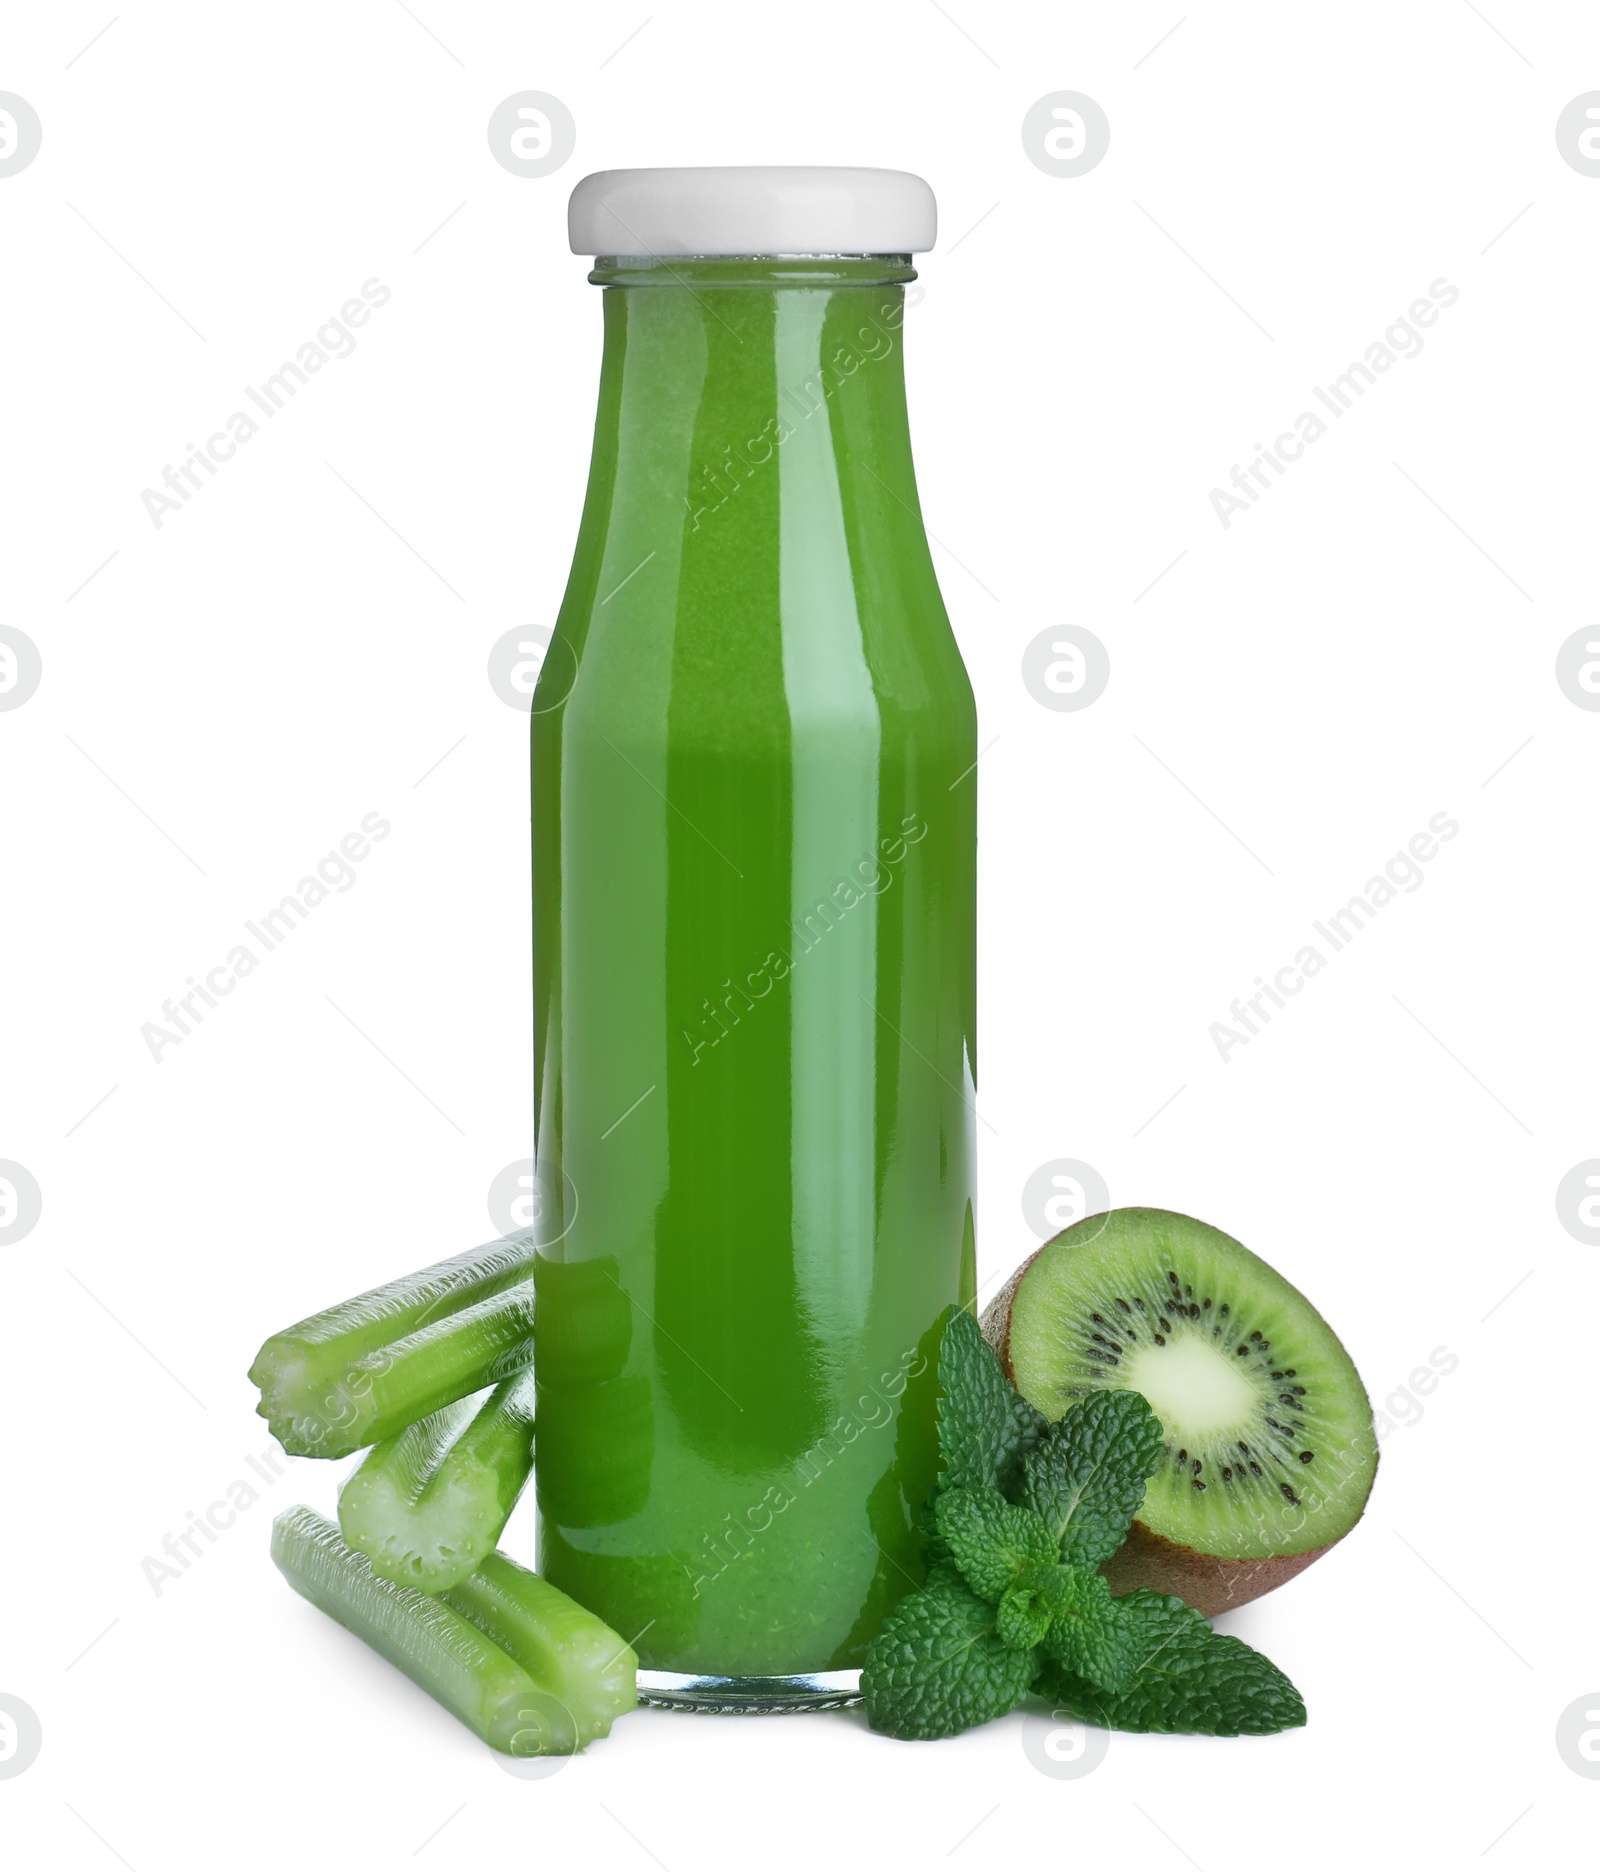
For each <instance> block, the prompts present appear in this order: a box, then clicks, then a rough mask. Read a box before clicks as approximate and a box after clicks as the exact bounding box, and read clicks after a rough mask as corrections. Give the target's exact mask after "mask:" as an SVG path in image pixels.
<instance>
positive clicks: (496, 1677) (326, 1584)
mask: <svg viewBox="0 0 1600 1872" xmlns="http://www.w3.org/2000/svg"><path fill="white" fill-rule="evenodd" d="M272 1558H273V1560H274V1562H275V1563H276V1565H277V1567H278V1570H279V1572H281V1573H282V1574H283V1576H284V1578H285V1579H286V1580H288V1582H289V1584H290V1585H291V1586H292V1587H293V1588H294V1589H295V1591H296V1592H297V1593H299V1594H301V1596H302V1597H303V1598H306V1599H309V1600H310V1601H311V1603H312V1604H313V1605H314V1606H317V1607H319V1608H320V1609H321V1610H322V1611H324V1612H326V1613H327V1614H328V1616H329V1617H330V1618H333V1619H337V1620H338V1622H339V1623H340V1624H341V1625H343V1626H344V1627H345V1628H346V1629H347V1630H349V1631H353V1632H354V1633H355V1634H356V1636H357V1637H358V1638H362V1639H365V1640H366V1642H367V1643H368V1644H369V1645H371V1646H372V1648H373V1649H374V1650H375V1651H378V1652H380V1653H381V1654H382V1655H383V1656H384V1657H386V1658H387V1659H388V1660H389V1662H390V1663H391V1664H393V1665H396V1666H397V1667H398V1668H399V1669H400V1670H403V1671H404V1672H405V1674H406V1675H407V1676H408V1677H409V1678H410V1679H411V1680H412V1682H413V1683H415V1684H419V1685H420V1686H421V1687H422V1688H423V1689H424V1690H426V1691H427V1692H428V1694H429V1696H431V1697H433V1698H434V1699H435V1700H436V1701H437V1702H440V1703H442V1704H443V1705H444V1707H445V1708H446V1709H447V1710H449V1711H450V1713H451V1714H452V1715H453V1716H456V1717H459V1718H460V1720H461V1721H462V1722H464V1723H465V1724H466V1725H467V1727H468V1728H469V1729H471V1730H472V1731H473V1733H474V1734H475V1735H477V1736H480V1737H481V1738H482V1739H483V1740H484V1741H485V1742H487V1743H488V1744H489V1746H490V1747H491V1748H495V1749H498V1750H500V1752H501V1753H502V1754H505V1755H519V1756H526V1755H570V1754H572V1753H573V1751H574V1750H575V1749H577V1748H580V1747H581V1746H582V1740H587V1737H585V1738H583V1739H582V1740H580V1738H579V1735H578V1730H577V1726H576V1725H575V1723H574V1722H573V1720H572V1718H571V1716H570V1715H569V1714H568V1713H567V1710H566V1708H565V1707H564V1705H563V1703H562V1701H561V1699H560V1698H559V1697H558V1696H555V1695H552V1694H551V1693H550V1692H549V1691H548V1690H547V1689H545V1688H544V1687H543V1686H542V1685H540V1684H538V1683H536V1682H535V1681H534V1680H533V1678H532V1676H531V1675H530V1674H529V1672H528V1671H527V1670H526V1669H524V1667H523V1666H522V1665H521V1664H520V1663H519V1662H518V1661H517V1660H516V1659H515V1658H512V1657H511V1656H509V1655H508V1654H507V1653H506V1651H505V1650H504V1649H503V1648H502V1647H501V1646H500V1645H498V1644H496V1643H495V1642H494V1641H493V1640H492V1639H491V1638H488V1637H486V1636H485V1635H484V1633H483V1632H482V1631H481V1630H480V1629H479V1627H478V1626H476V1625H475V1624H473V1623H472V1621H471V1620H469V1619H467V1618H464V1617H463V1616H462V1615H461V1614H460V1613H459V1612H457V1611H455V1610H454V1609H453V1608H452V1607H450V1606H448V1605H446V1604H445V1603H444V1601H443V1600H440V1599H430V1598H428V1597H427V1595H426V1594H424V1593H419V1592H417V1591H416V1590H415V1588H413V1587H410V1586H396V1585H394V1584H393V1583H392V1582H390V1581H389V1580H383V1579H378V1578H377V1577H376V1576H375V1575H374V1573H373V1571H372V1568H371V1567H370V1566H369V1565H368V1564H367V1562H366V1560H365V1559H364V1558H363V1557H362V1556H361V1555H360V1554H358V1553H355V1552H353V1551H352V1550H351V1549H350V1548H349V1547H347V1546H346V1545H345V1544H344V1542H343V1541H342V1540H340V1538H339V1531H338V1529H337V1528H335V1526H334V1525H333V1523H332V1522H331V1521H328V1520H325V1519H324V1518H323V1517H322V1516H321V1515H319V1514H315V1513H313V1511H312V1510H311V1509H309V1508H303V1507H302V1508H289V1509H286V1510H285V1512H284V1513H283V1514H281V1515H279V1516H278V1518H277V1520H276V1521H275V1522H273V1524H272ZM551 1590H552V1591H553V1590H554V1588H552V1589H551ZM587 1616H588V1615H587V1614H585V1617H587Z"/></svg>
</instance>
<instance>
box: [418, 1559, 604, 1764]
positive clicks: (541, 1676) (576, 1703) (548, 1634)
mask: <svg viewBox="0 0 1600 1872" xmlns="http://www.w3.org/2000/svg"><path fill="white" fill-rule="evenodd" d="M442 1601H443V1603H444V1604H445V1605H447V1606H451V1607H453V1608H454V1609H455V1610H456V1611H457V1612H460V1613H461V1614H462V1615H463V1616H464V1617H466V1618H468V1619H470V1620H471V1621H472V1623H473V1624H474V1625H475V1626H476V1627H477V1628H478V1630H479V1631H481V1632H482V1633H483V1634H484V1635H485V1636H486V1637H488V1638H491V1639H493V1641H494V1642H495V1643H496V1644H497V1645H499V1646H500V1647H501V1648H502V1649H503V1650H504V1651H506V1652H507V1653H509V1655H510V1656H512V1657H514V1658H515V1659H516V1661H517V1662H518V1663H519V1664H520V1665H521V1666H522V1668H523V1669H524V1670H525V1671H527V1672H528V1674H529V1676H530V1677H532V1678H533V1679H534V1681H535V1682H536V1683H538V1684H540V1685H541V1686H542V1687H543V1688H544V1689H546V1690H548V1691H549V1692H550V1693H551V1694H552V1695H553V1696H555V1697H557V1698H559V1700H560V1702H561V1704H562V1706H563V1708H564V1709H566V1710H567V1711H568V1712H569V1713H570V1715H571V1717H572V1720H573V1722H574V1723H575V1725H576V1728H577V1734H578V1743H579V1746H580V1747H581V1746H582V1745H583V1744H584V1743H586V1742H592V1741H593V1740H594V1739H595V1737H596V1736H603V1735H607V1734H609V1733H610V1730H611V1725H612V1723H613V1721H614V1720H615V1719H616V1718H617V1717H618V1716H623V1715H626V1714H627V1712H628V1711H629V1710H631V1709H632V1708H633V1707H634V1706H635V1705H636V1704H637V1702H638V1700H639V1693H638V1687H637V1672H638V1669H639V1660H638V1658H637V1656H635V1654H634V1651H633V1647H632V1646H631V1645H629V1644H626V1643H624V1642H623V1640H622V1639H621V1638H619V1637H618V1636H617V1634H616V1633H615V1632H614V1631H613V1630H612V1629H611V1627H610V1626H609V1625H607V1624H605V1623H604V1621H603V1620H601V1619H598V1618H596V1617H595V1615H594V1614H593V1613H592V1612H588V1611H585V1610H584V1608H583V1607H582V1606H581V1605H579V1604H578V1603H577V1601H576V1600H573V1599H569V1598H568V1597H567V1595H566V1594H565V1593H564V1592H561V1591H559V1590H558V1589H557V1588H556V1587H554V1586H552V1585H551V1584H550V1582H549V1581H548V1580H543V1579H540V1577H539V1575H538V1574H537V1573H530V1572H529V1571H528V1569H527V1568H526V1567H524V1566H519V1565H518V1564H517V1562H516V1561H515V1560H513V1559H511V1558H510V1556H509V1555H507V1554H503V1553H499V1552H495V1553H492V1554H490V1555H489V1557H488V1558H487V1559H486V1560H485V1561H484V1563H483V1565H482V1566H481V1567H479V1568H478V1570H477V1572H476V1573H474V1574H473V1575H472V1577H471V1578H470V1579H467V1580H463V1581H462V1583H461V1584H460V1585H459V1586H454V1587H452V1588H451V1589H450V1590H449V1591H448V1592H447V1593H444V1594H443V1595H442Z"/></svg>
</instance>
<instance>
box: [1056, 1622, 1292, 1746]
mask: <svg viewBox="0 0 1600 1872" xmlns="http://www.w3.org/2000/svg"><path fill="white" fill-rule="evenodd" d="M1113 1603H1114V1604H1115V1606H1116V1608H1117V1614H1118V1617H1119V1619H1120V1620H1122V1621H1123V1623H1124V1627H1125V1630H1126V1632H1127V1634H1128V1636H1129V1637H1130V1639H1131V1640H1132V1642H1133V1644H1134V1646H1135V1651H1136V1655H1137V1657H1138V1659H1139V1661H1138V1663H1137V1665H1136V1667H1135V1669H1134V1673H1133V1676H1132V1678H1131V1679H1130V1680H1129V1682H1128V1683H1127V1685H1126V1687H1125V1688H1123V1689H1122V1690H1120V1691H1117V1690H1106V1689H1101V1688H1098V1687H1097V1686H1095V1685H1094V1684H1092V1683H1090V1682H1089V1681H1088V1680H1087V1678H1086V1677H1084V1676H1083V1675H1081V1674H1079V1673H1078V1672H1075V1671H1073V1670H1070V1669H1063V1668H1062V1667H1061V1666H1060V1665H1059V1664H1056V1663H1054V1662H1047V1663H1046V1665H1045V1667H1044V1669H1043V1671H1042V1672H1041V1673H1040V1677H1039V1681H1038V1684H1037V1686H1036V1687H1037V1689H1038V1690H1039V1692H1040V1694H1041V1695H1043V1696H1045V1697H1048V1698H1049V1699H1050V1700H1051V1701H1052V1702H1053V1703H1054V1704H1056V1705H1057V1707H1059V1708H1061V1709H1064V1710H1066V1711H1067V1712H1068V1713H1070V1714H1071V1715H1073V1716H1076V1717H1077V1718H1078V1719H1079V1720H1080V1721H1082V1722H1088V1723H1094V1724H1096V1725H1098V1726H1099V1727H1100V1728H1102V1729H1131V1730H1140V1731H1151V1732H1155V1733H1157V1734H1162V1735H1217V1736H1239V1735H1275V1734H1276V1733H1277V1732H1278V1731H1279V1730H1280V1729H1298V1728H1299V1727H1300V1726H1301V1725H1302V1724H1303V1723H1304V1722H1305V1719H1306V1706H1305V1704H1304V1703H1303V1702H1302V1701H1301V1698H1300V1692H1299V1691H1298V1690H1296V1689H1295V1687H1294V1685H1293V1684H1292V1683H1290V1681H1289V1679H1288V1678H1287V1677H1285V1676H1284V1674H1283V1672H1282V1671H1281V1670H1279V1669H1278V1667H1277V1666H1276V1665H1275V1664H1273V1663H1272V1662H1270V1661H1269V1660H1268V1659H1267V1658H1264V1657H1263V1656H1262V1655H1261V1653H1260V1652H1259V1651H1252V1650H1251V1648H1250V1647H1249V1645H1247V1644H1245V1643H1244V1642H1243V1640H1242V1639H1238V1638H1229V1637H1224V1636H1223V1634H1222V1633H1221V1632H1215V1631H1213V1630H1212V1629H1211V1627H1210V1626H1209V1625H1208V1624H1207V1623H1206V1621H1205V1620H1204V1619H1203V1618H1202V1617H1201V1616H1200V1614H1199V1613H1198V1612H1196V1611H1195V1610H1194V1609H1193V1608H1192V1607H1191V1606H1187V1605H1185V1604H1184V1602H1183V1601H1182V1600H1181V1599H1173V1598H1169V1597H1168V1596H1167V1594H1165V1593H1158V1592H1132V1593H1126V1594H1124V1596H1123V1597H1122V1598H1120V1599H1117V1600H1115V1601H1114V1602H1113Z"/></svg>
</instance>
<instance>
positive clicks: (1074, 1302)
mask: <svg viewBox="0 0 1600 1872" xmlns="http://www.w3.org/2000/svg"><path fill="white" fill-rule="evenodd" d="M982 1325H983V1330H984V1333H985V1335H986V1336H987V1337H988V1339H989V1341H990V1343H991V1344H992V1345H993V1346H994V1347H995V1350H996V1351H997V1352H998V1353H999V1354H1000V1358H1001V1362H1002V1363H1003V1364H1004V1366H1005V1368H1006V1371H1007V1373H1008V1375H1009V1376H1010V1377H1011V1380H1012V1382H1013V1383H1014V1384H1015V1385H1016V1387H1017V1389H1018V1390H1019V1391H1020V1392H1021V1393H1022V1395H1023V1396H1024V1397H1025V1398H1026V1399H1027V1400H1028V1402H1029V1403H1030V1404H1032V1405H1033V1406H1034V1408H1035V1409H1036V1410H1039V1411H1041V1412H1043V1414H1044V1415H1045V1416H1046V1417H1048V1418H1050V1419H1052V1420H1054V1419H1056V1418H1059V1417H1061V1416H1063V1415H1064V1414H1065V1413H1066V1412H1067V1411H1068V1410H1070V1409H1071V1408H1072V1406H1073V1404H1074V1403H1075V1402H1076V1401H1077V1400H1078V1399H1079V1398H1082V1397H1085V1396H1087V1395H1088V1394H1089V1393H1090V1392H1091V1391H1097V1390H1106V1389H1114V1388H1125V1389H1128V1390H1133V1391H1139V1392H1141V1393H1143V1395H1144V1396H1145V1398H1146V1399H1148V1401H1149V1403H1150V1406H1151V1408H1152V1409H1153V1410H1154V1411H1155V1413H1156V1415H1157V1416H1158V1417H1159V1418H1160V1419H1161V1422H1162V1427H1163V1428H1164V1430H1165V1431H1166V1452H1165V1455H1164V1457H1163V1460H1162V1464H1161V1467H1160V1468H1159V1469H1158V1470H1157V1471H1156V1473H1155V1475H1154V1476H1152V1477H1151V1479H1150V1483H1149V1486H1148V1487H1147V1489H1146V1491H1145V1498H1144V1505H1143V1506H1142V1507H1141V1509H1140V1510H1139V1515H1138V1518H1137V1520H1136V1521H1135V1522H1134V1525H1133V1527H1132V1528H1131V1529H1130V1531H1129V1537H1128V1540H1127V1542H1126V1543H1125V1544H1124V1546H1123V1547H1122V1548H1121V1549H1120V1550H1119V1552H1118V1553H1117V1554H1116V1555H1114V1556H1113V1558H1112V1559H1111V1560H1110V1561H1109V1562H1107V1565H1106V1567H1105V1569H1104V1570H1105V1572H1106V1574H1107V1575H1108V1577H1109V1578H1110V1581H1111V1585H1112V1590H1113V1591H1115V1592H1131V1591H1133V1590H1134V1589H1135V1588H1137V1587H1154V1588H1156V1589H1157V1590H1160V1591H1164V1592H1171V1593H1176V1594H1178V1595H1179V1596H1180V1597H1181V1598H1183V1599H1186V1600H1187V1601H1188V1602H1189V1604H1191V1605H1193V1606H1196V1607H1197V1608H1198V1609H1199V1610H1200V1611H1202V1612H1204V1613H1205V1614H1206V1615H1207V1616H1208V1617H1211V1616H1214V1615H1215V1614H1216V1613H1217V1612H1220V1611H1225V1610H1227V1609H1228V1608H1229V1607H1231V1606H1238V1605H1243V1604H1245V1603H1246V1602H1247V1601H1249V1600H1251V1599H1255V1598H1259V1597H1260V1595H1261V1594H1262V1593H1264V1592H1269V1591H1271V1589H1272V1588H1273V1587H1275V1586H1279V1585H1282V1584H1283V1582H1284V1581H1285V1580H1286V1579H1290V1578H1292V1577H1293V1576H1294V1575H1295V1574H1296V1573H1298V1572H1300V1571H1301V1570H1302V1569H1303V1568H1305V1567H1307V1566H1309V1565H1310V1563H1311V1562H1312V1561H1313V1560H1315V1559H1317V1558H1318V1557H1319V1556H1320V1555H1321V1554H1324V1553H1326V1552H1327V1550H1328V1548H1329V1547H1331V1546H1332V1545H1333V1544H1334V1543H1335V1542H1336V1541H1339V1540H1341V1539H1343V1537H1344V1536H1345V1535H1346V1534H1347V1533H1349V1531H1350V1529H1351V1528H1352V1527H1354V1526H1355V1524H1356V1522H1357V1521H1358V1520H1359V1519H1360V1518H1361V1512H1362V1509H1363V1508H1364V1507H1365V1506H1366V1501H1367V1496H1368V1494H1369V1493H1370V1492H1371V1488H1372V1479H1373V1475H1374V1473H1375V1471H1376V1468H1377V1461H1378V1446H1377V1438H1376V1436H1375V1434H1374V1431H1373V1424H1372V1406H1371V1404H1370V1403H1369V1402H1368V1399H1367V1394H1366V1391H1365V1390H1364V1388H1363V1386H1362V1383H1361V1379H1360V1377H1359V1375H1358V1374H1357V1372H1356V1368H1355V1366H1354V1364H1352V1362H1351V1360H1350V1356H1349V1354H1348V1353H1347V1352H1346V1351H1345V1349H1344V1347H1343V1346H1342V1345H1341V1344H1340V1343H1339V1341H1338V1339H1337V1338H1336V1337H1335V1335H1334V1333H1333V1330H1332V1329H1331V1328H1330V1327H1329V1326H1328V1324H1327V1323H1326V1321H1325V1320H1324V1319H1323V1318H1322V1316H1321V1315H1320V1314H1319V1313H1318V1312H1317V1310H1316V1309H1315V1308H1314V1307H1313V1306H1312V1304H1311V1302H1310V1301H1309V1300H1307V1299H1306V1297H1305V1296H1304V1295H1303V1294H1302V1293H1300V1292H1299V1290H1298V1289H1297V1288H1295V1287H1292V1286H1291V1285H1290V1284H1289V1282H1288V1281H1286V1280H1285V1279H1284V1278H1283V1276H1282V1275H1281V1274H1279V1273H1277V1272H1276V1271H1275V1270H1274V1269H1272V1268H1270V1267H1269V1266H1268V1265H1267V1264H1266V1262H1265V1261H1263V1260H1261V1259H1260V1257H1259V1256H1257V1255H1254V1254H1252V1253H1251V1252H1250V1250H1249V1249H1248V1248H1245V1247H1244V1246H1242V1245H1241V1244H1240V1243H1239V1242H1236V1241H1235V1240H1234V1239H1233V1238H1232V1236H1229V1235H1224V1234H1223V1233H1222V1232H1221V1231H1220V1230H1219V1229H1214V1228H1210V1227H1208V1226H1207V1224H1205V1223H1204V1222H1197V1221H1195V1220H1194V1219H1193V1218H1192V1217H1190V1216H1184V1215H1176V1214H1173V1213H1172V1212H1171V1211H1169V1210H1165V1209H1114V1210H1112V1211H1110V1213H1108V1214H1105V1215H1098V1216H1088V1217H1085V1218H1084V1220H1083V1221H1081V1222H1077V1223H1074V1225H1073V1226H1072V1227H1071V1228H1069V1229H1066V1230H1064V1231H1063V1232H1062V1233H1061V1234H1060V1235H1057V1236H1056V1237H1054V1239H1053V1240H1051V1241H1048V1242H1046V1243H1045V1245H1044V1246H1043V1247H1042V1248H1041V1249H1040V1250H1039V1251H1038V1253H1037V1254H1036V1255H1034V1256H1033V1258H1032V1259H1031V1260H1030V1261H1028V1262H1026V1263H1024V1265H1023V1266H1022V1267H1021V1268H1019V1269H1018V1270H1017V1272H1016V1274H1014V1275H1013V1276H1012V1278H1011V1280H1010V1281H1009V1282H1008V1283H1007V1285H1006V1287H1005V1288H1004V1289H1002V1291H1001V1292H1000V1293H999V1294H998V1295H997V1296H996V1298H995V1299H994V1300H993V1301H992V1302H991V1303H990V1305H989V1306H988V1307H987V1308H986V1309H985V1311H984V1315H983V1321H982Z"/></svg>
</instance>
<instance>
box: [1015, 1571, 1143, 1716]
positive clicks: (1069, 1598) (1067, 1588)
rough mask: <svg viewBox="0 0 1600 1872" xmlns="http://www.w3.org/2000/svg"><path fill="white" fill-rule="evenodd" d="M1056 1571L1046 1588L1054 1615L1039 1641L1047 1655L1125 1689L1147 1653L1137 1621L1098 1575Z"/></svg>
mask: <svg viewBox="0 0 1600 1872" xmlns="http://www.w3.org/2000/svg"><path fill="white" fill-rule="evenodd" d="M1053 1573H1054V1576H1055V1577H1054V1578H1053V1579H1052V1580H1051V1582H1050V1587H1049V1589H1048V1592H1047V1597H1048V1598H1049V1599H1050V1601H1051V1610H1052V1614H1053V1616H1052V1617H1051V1620H1050V1623H1049V1626H1048V1628H1047V1629H1046V1631H1045V1633H1044V1636H1043V1637H1042V1638H1041V1639H1040V1640H1038V1642H1039V1644H1040V1645H1041V1646H1042V1648H1043V1651H1044V1655H1045V1657H1046V1658H1047V1659H1049V1660H1050V1661H1051V1662H1052V1663H1054V1664H1057V1665H1059V1666H1060V1667H1061V1668H1062V1669H1063V1670H1066V1671H1070V1672H1071V1673H1072V1674H1073V1675H1074V1676H1077V1677H1081V1678H1083V1680H1084V1681H1085V1682H1086V1683H1089V1684H1092V1685H1093V1686H1094V1687H1095V1688H1096V1689H1099V1690H1122V1689H1124V1688H1125V1687H1126V1686H1127V1684H1128V1682H1129V1681H1130V1679H1131V1678H1132V1676H1133V1674H1134V1671H1135V1670H1136V1669H1137V1668H1138V1666H1139V1662H1140V1660H1141V1658H1142V1657H1143V1655H1144V1648H1142V1646H1141V1642H1140V1639H1139V1637H1138V1635H1137V1633H1136V1631H1135V1628H1134V1621H1133V1620H1130V1619H1129V1618H1127V1617H1126V1616H1125V1615H1124V1614H1123V1613H1122V1612H1121V1610H1120V1606H1121V1602H1120V1601H1119V1600H1116V1599H1113V1598H1112V1597H1111V1588H1110V1587H1109V1586H1108V1585H1107V1584H1106V1582H1105V1580H1104V1579H1102V1578H1101V1576H1100V1575H1099V1574H1098V1573H1091V1572H1090V1571H1089V1569H1088V1568H1087V1567H1084V1566H1058V1567H1056V1568H1054V1569H1053Z"/></svg>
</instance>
